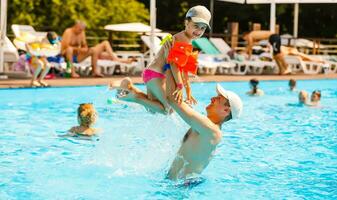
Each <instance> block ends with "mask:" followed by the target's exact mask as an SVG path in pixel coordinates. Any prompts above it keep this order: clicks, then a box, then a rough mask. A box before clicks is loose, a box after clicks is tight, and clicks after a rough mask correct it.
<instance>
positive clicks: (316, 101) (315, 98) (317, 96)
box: [310, 90, 322, 106]
mask: <svg viewBox="0 0 337 200" xmlns="http://www.w3.org/2000/svg"><path fill="white" fill-rule="evenodd" d="M321 96H322V94H321V91H320V90H314V91H313V92H312V93H311V98H310V100H311V102H310V103H311V106H319V105H320V101H321Z"/></svg>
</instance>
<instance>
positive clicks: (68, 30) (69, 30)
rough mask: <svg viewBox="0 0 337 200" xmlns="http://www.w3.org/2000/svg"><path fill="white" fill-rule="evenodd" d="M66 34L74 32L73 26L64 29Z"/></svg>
mask: <svg viewBox="0 0 337 200" xmlns="http://www.w3.org/2000/svg"><path fill="white" fill-rule="evenodd" d="M65 34H67V35H70V34H72V28H67V29H66V30H64V32H63V35H65Z"/></svg>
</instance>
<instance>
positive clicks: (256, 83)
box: [249, 78, 259, 87]
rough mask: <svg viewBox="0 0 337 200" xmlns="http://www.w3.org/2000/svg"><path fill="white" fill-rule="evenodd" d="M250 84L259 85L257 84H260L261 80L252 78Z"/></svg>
mask: <svg viewBox="0 0 337 200" xmlns="http://www.w3.org/2000/svg"><path fill="white" fill-rule="evenodd" d="M249 84H250V85H251V86H252V87H257V85H258V84H259V80H257V79H256V78H253V79H250V81H249Z"/></svg>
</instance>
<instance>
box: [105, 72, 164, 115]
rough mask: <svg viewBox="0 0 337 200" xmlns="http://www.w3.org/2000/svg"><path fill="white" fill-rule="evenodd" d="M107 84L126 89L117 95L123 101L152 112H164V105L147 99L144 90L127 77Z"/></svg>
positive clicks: (111, 87) (112, 87)
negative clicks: (133, 103)
mask: <svg viewBox="0 0 337 200" xmlns="http://www.w3.org/2000/svg"><path fill="white" fill-rule="evenodd" d="M109 86H110V89H122V90H124V91H126V92H122V94H120V95H119V96H118V98H119V99H121V100H123V101H129V102H135V103H138V104H141V105H143V106H144V107H145V108H147V109H149V110H151V111H153V112H159V113H162V114H166V111H165V109H164V106H163V105H162V104H161V103H160V102H159V101H158V100H155V99H153V100H151V99H149V98H148V96H147V95H146V94H145V93H144V92H142V91H141V90H140V89H138V88H137V87H135V86H134V85H133V84H132V81H131V79H130V78H129V77H127V78H124V79H123V80H121V81H114V82H111V83H110V85H109Z"/></svg>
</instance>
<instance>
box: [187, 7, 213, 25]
mask: <svg viewBox="0 0 337 200" xmlns="http://www.w3.org/2000/svg"><path fill="white" fill-rule="evenodd" d="M188 17H190V18H191V20H192V21H193V22H195V23H203V24H206V25H207V27H208V28H209V29H211V26H210V25H209V21H210V20H211V12H209V10H208V9H207V8H206V7H205V6H200V5H199V6H194V7H192V8H190V9H189V10H188V11H187V13H186V18H188Z"/></svg>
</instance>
